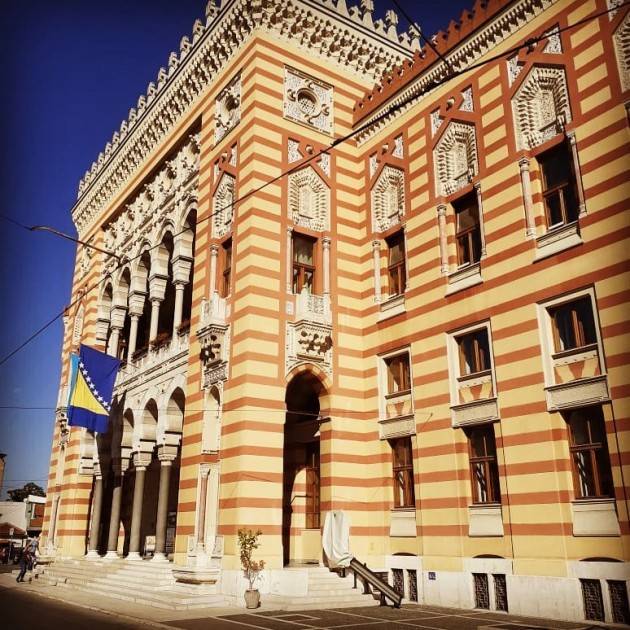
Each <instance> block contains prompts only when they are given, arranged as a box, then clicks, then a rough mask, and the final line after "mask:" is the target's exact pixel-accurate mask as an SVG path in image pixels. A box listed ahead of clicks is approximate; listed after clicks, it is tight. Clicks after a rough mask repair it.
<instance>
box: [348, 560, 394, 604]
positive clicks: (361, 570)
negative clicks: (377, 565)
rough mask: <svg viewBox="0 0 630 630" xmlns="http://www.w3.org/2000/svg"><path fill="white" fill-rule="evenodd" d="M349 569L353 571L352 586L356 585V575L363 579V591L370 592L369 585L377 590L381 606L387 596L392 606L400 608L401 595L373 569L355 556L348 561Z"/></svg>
mask: <svg viewBox="0 0 630 630" xmlns="http://www.w3.org/2000/svg"><path fill="white" fill-rule="evenodd" d="M349 568H350V569H352V572H353V573H354V586H355V588H356V586H357V576H359V577H360V578H361V579H362V580H363V592H364V593H365V594H366V595H367V594H369V593H370V588H369V587H370V586H371V587H372V588H374V589H375V590H377V591H378V592H379V600H380V604H381V606H385V605H386V602H385V598H386V597H387V598H388V599H390V600H391V601H392V603H393V604H394V608H400V603H401V602H402V595H401V594H400V593H399V592H398V591H397V590H396V589H394V587H393V586H391V585H390V584H388V583H387V582H385V580H382V579H381V578H380V577H379V576H378V575H376V573H374V571H372V570H371V569H369V568H368V566H367V565H366V564H365V563H364V562H359V560H357V559H356V558H352V560H351V561H350V566H349Z"/></svg>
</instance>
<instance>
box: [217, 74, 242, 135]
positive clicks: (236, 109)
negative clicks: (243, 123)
mask: <svg viewBox="0 0 630 630" xmlns="http://www.w3.org/2000/svg"><path fill="white" fill-rule="evenodd" d="M240 120H241V75H240V74H238V75H237V76H236V77H234V79H232V81H230V83H228V85H226V86H225V87H224V88H223V89H222V90H221V92H220V93H219V95H218V96H217V98H216V101H215V105H214V122H215V126H214V142H215V144H217V143H219V142H220V141H221V140H222V139H223V138H224V136H226V135H227V134H228V133H229V132H230V131H231V130H232V129H234V127H236V125H238V123H239V122H240Z"/></svg>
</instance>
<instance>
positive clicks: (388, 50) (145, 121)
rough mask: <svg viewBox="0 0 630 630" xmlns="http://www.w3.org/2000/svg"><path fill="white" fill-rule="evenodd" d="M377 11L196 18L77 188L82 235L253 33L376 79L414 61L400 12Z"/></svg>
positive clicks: (227, 11)
mask: <svg viewBox="0 0 630 630" xmlns="http://www.w3.org/2000/svg"><path fill="white" fill-rule="evenodd" d="M372 12H373V2H372V0H361V6H360V7H350V8H347V6H346V1H345V0H224V1H223V2H222V3H221V5H220V7H219V6H217V4H216V3H215V0H210V1H209V2H208V4H207V7H206V21H205V23H203V22H202V21H201V20H196V21H195V23H194V24H193V32H192V36H191V38H189V37H183V38H182V40H181V42H180V51H179V54H177V53H175V52H172V53H171V54H170V56H169V59H168V68H160V70H159V72H158V75H157V79H156V81H155V82H151V83H149V85H148V87H147V91H146V94H142V95H141V96H140V97H139V99H138V103H137V105H136V107H132V108H131V109H130V110H129V116H128V118H127V119H126V120H123V122H122V123H121V125H120V129H119V130H118V131H116V132H115V133H114V135H113V136H112V139H111V141H110V142H108V143H107V145H106V146H105V149H104V151H103V152H101V153H100V154H99V156H98V158H97V160H96V161H95V162H94V163H93V164H92V167H91V168H90V169H89V170H88V171H87V172H86V173H85V175H84V177H83V179H82V180H81V182H80V183H79V191H78V199H77V202H76V204H75V205H74V207H73V209H72V218H73V220H74V223H75V225H76V227H77V230H78V232H79V234H80V235H84V234H85V233H86V232H87V231H88V230H89V229H90V228H91V227H92V226H93V223H94V221H95V219H96V217H97V216H98V215H99V214H100V213H101V212H102V211H103V209H104V208H105V207H106V205H107V204H108V203H109V202H110V200H111V199H112V198H113V197H114V196H115V195H116V194H117V193H118V192H119V191H120V190H121V189H122V188H123V186H124V185H125V183H126V182H127V181H128V179H129V178H130V177H131V175H132V174H133V173H134V172H135V171H137V169H138V168H140V166H141V165H142V164H144V163H145V162H146V160H147V158H148V157H149V156H150V155H151V153H152V152H153V151H154V150H155V149H156V147H158V146H159V144H160V143H161V142H162V141H163V140H164V138H166V137H167V135H168V134H169V133H170V132H171V131H172V130H173V129H174V128H175V127H176V125H177V124H178V123H179V122H180V121H181V120H182V119H183V118H184V117H185V115H186V114H187V113H188V112H189V111H190V109H191V108H192V107H193V105H194V103H195V102H196V100H197V99H198V97H199V96H200V95H201V94H202V92H204V91H205V90H206V89H207V88H209V87H210V86H211V85H212V84H213V83H214V82H215V81H216V79H217V77H218V75H219V73H220V72H221V71H222V70H223V69H224V68H225V67H226V65H227V64H228V63H229V62H230V61H231V59H232V58H233V57H234V56H235V54H236V53H237V52H238V50H240V49H241V48H242V46H243V44H244V43H245V42H246V41H247V40H248V39H249V38H250V37H251V35H252V34H253V32H254V31H255V30H260V29H262V30H266V31H268V32H269V33H271V34H273V35H274V36H275V37H279V38H281V39H284V40H290V41H291V42H293V43H296V44H297V45H298V46H301V47H303V48H304V49H305V50H307V51H308V52H309V54H315V55H317V56H320V57H322V58H325V59H327V60H329V61H333V62H334V63H336V64H337V65H339V66H340V67H342V68H344V69H346V70H351V71H353V72H355V73H357V75H359V76H360V77H361V78H363V79H364V80H368V81H372V82H376V80H377V79H378V78H379V77H380V76H381V75H382V74H383V72H384V71H386V70H387V69H389V68H392V67H393V66H394V65H395V64H396V63H400V62H401V61H402V60H403V59H404V58H405V57H407V58H410V57H411V56H412V54H413V49H414V48H418V43H417V41H413V40H412V39H411V38H410V36H409V35H408V34H407V33H403V34H402V35H401V34H399V33H398V32H397V29H396V25H397V22H398V19H397V17H396V14H395V13H393V12H391V11H389V12H388V13H387V17H386V20H385V21H383V20H377V21H373V19H372Z"/></svg>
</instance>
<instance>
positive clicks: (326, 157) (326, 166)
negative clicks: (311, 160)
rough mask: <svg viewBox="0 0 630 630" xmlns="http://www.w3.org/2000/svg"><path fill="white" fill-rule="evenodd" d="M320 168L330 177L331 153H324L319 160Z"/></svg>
mask: <svg viewBox="0 0 630 630" xmlns="http://www.w3.org/2000/svg"><path fill="white" fill-rule="evenodd" d="M319 167H320V168H321V169H322V171H324V173H326V176H327V177H330V153H322V154H321V156H320V158H319Z"/></svg>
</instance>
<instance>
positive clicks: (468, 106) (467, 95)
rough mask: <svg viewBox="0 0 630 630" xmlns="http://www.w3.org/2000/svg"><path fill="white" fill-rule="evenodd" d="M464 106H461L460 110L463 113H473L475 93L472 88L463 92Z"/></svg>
mask: <svg viewBox="0 0 630 630" xmlns="http://www.w3.org/2000/svg"><path fill="white" fill-rule="evenodd" d="M462 99H463V100H462V104H461V106H460V108H459V109H460V110H461V111H462V112H472V111H473V92H472V87H467V88H466V89H465V90H464V91H463V92H462Z"/></svg>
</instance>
